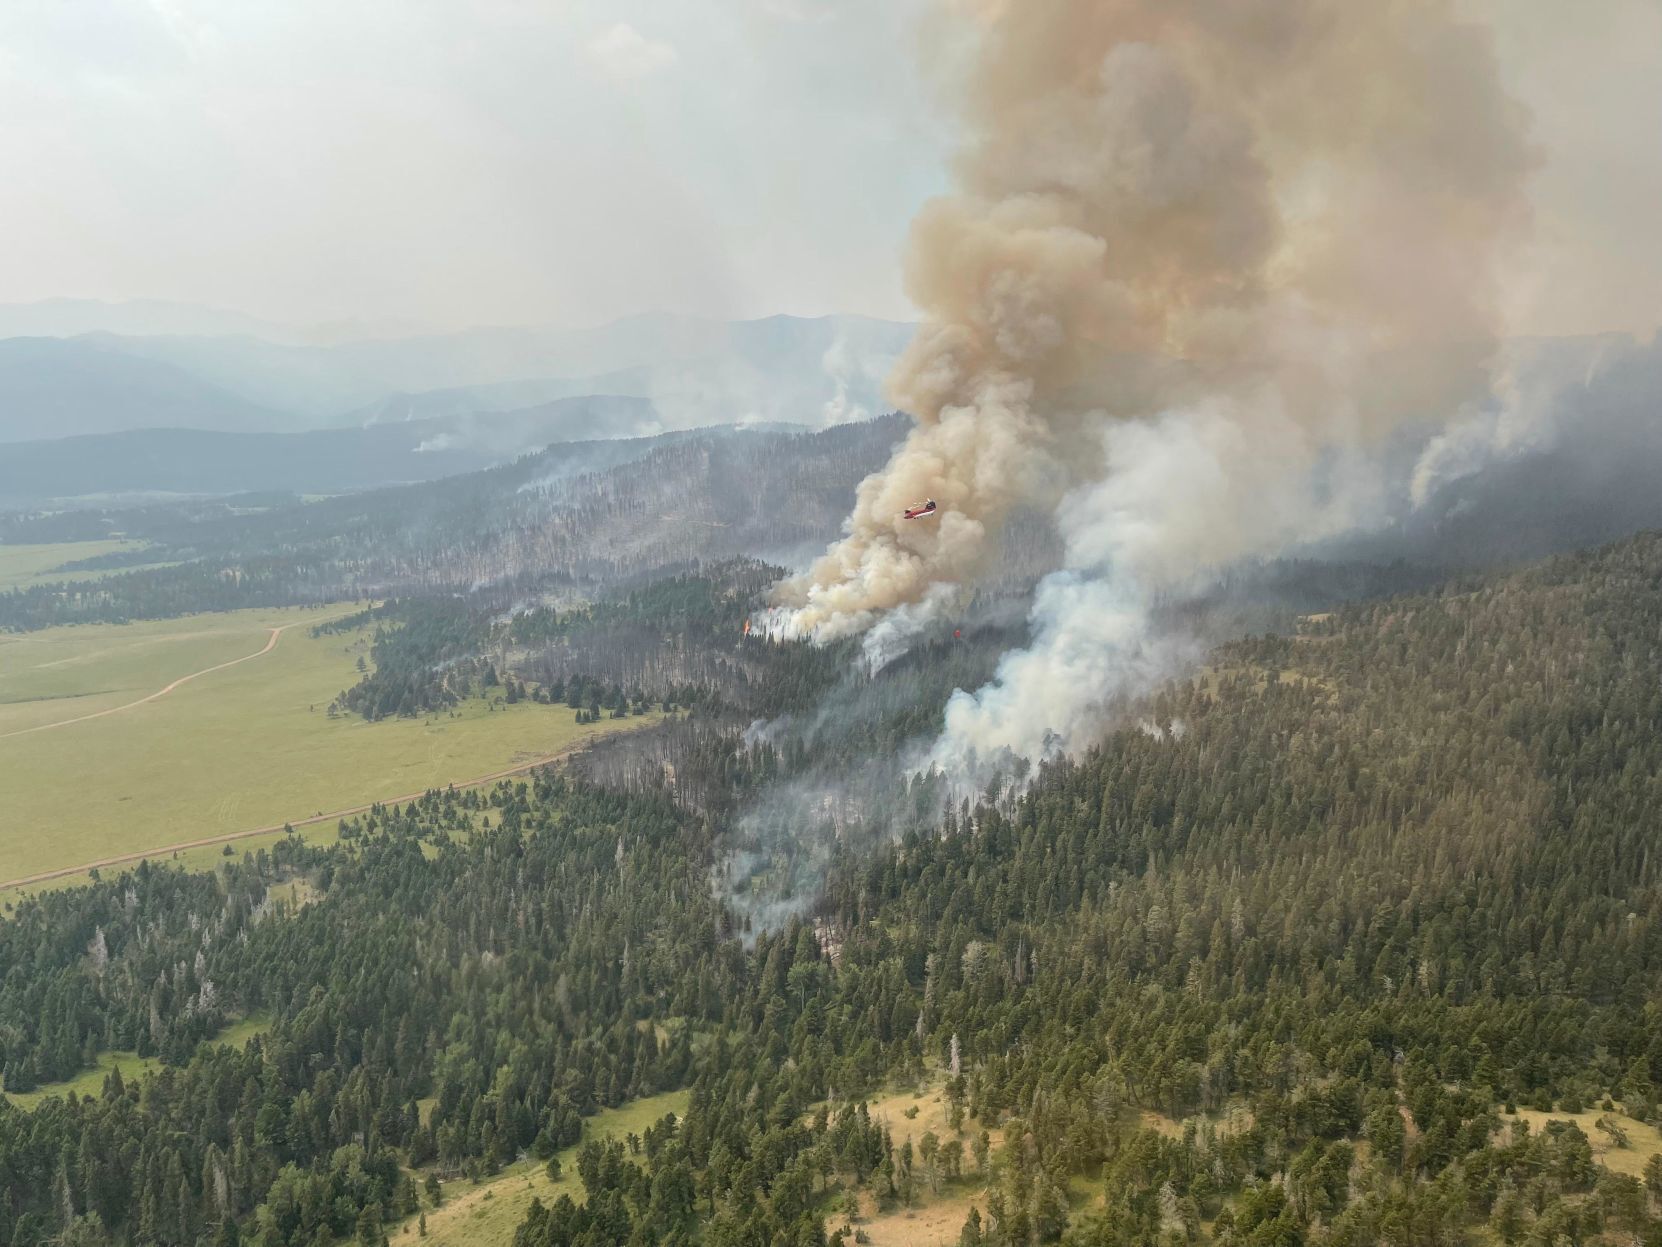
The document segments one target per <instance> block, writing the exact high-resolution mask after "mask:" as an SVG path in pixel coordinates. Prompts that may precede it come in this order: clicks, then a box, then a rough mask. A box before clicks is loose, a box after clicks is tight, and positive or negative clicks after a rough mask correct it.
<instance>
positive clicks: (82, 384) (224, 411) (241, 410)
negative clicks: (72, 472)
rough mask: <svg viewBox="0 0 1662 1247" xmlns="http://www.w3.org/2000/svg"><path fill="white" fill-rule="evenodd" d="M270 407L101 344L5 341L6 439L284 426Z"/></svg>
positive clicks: (1, 426) (0, 428)
mask: <svg viewBox="0 0 1662 1247" xmlns="http://www.w3.org/2000/svg"><path fill="white" fill-rule="evenodd" d="M283 421H284V417H283V416H282V415H280V414H279V413H278V412H276V411H274V410H272V409H271V408H268V407H265V406H263V405H262V404H259V403H256V402H253V401H251V400H249V399H247V398H244V397H242V396H240V395H236V394H232V393H229V392H228V391H226V390H223V389H221V388H220V387H218V386H216V385H214V384H213V383H212V382H209V381H205V380H203V379H202V378H201V377H200V376H198V375H196V374H194V373H192V372H191V371H190V370H189V369H186V368H182V367H179V366H178V365H175V364H170V363H168V362H166V361H163V360H156V359H146V358H143V357H142V356H135V355H132V354H130V353H127V352H124V351H121V350H119V349H113V348H112V347H111V346H110V345H109V344H108V343H106V342H105V341H103V340H100V339H90V338H6V339H0V441H6V442H11V441H24V440H32V439H36V438H48V437H73V436H80V435H85V434H95V433H113V432H117V431H120V430H123V429H133V428H145V427H147V426H157V425H173V426H189V427H193V428H199V429H212V430H219V431H227V430H248V429H264V428H271V427H276V426H280V425H281V424H282V423H283Z"/></svg>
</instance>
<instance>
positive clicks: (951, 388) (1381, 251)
mask: <svg viewBox="0 0 1662 1247" xmlns="http://www.w3.org/2000/svg"><path fill="white" fill-rule="evenodd" d="M947 7H948V10H949V15H950V16H951V17H952V18H954V19H959V20H962V21H964V22H967V23H969V27H970V33H971V36H972V40H973V46H974V55H973V57H972V58H971V60H970V62H969V65H968V68H967V70H966V71H965V72H964V76H963V82H962V94H963V113H964V121H965V131H966V135H967V138H966V143H965V146H964V148H963V150H962V152H961V153H960V156H959V160H958V163H957V167H956V179H957V182H958V187H959V189H958V191H957V193H955V194H953V195H951V196H949V197H946V198H942V199H939V200H936V201H934V202H932V203H930V204H929V205H928V206H927V207H926V208H925V209H924V210H923V211H922V212H921V214H920V215H919V217H918V219H917V220H916V222H915V223H914V226H913V230H912V236H911V241H910V249H909V253H908V259H907V268H906V280H907V287H908V291H909V293H910V294H911V296H912V298H913V299H914V300H915V301H916V302H917V304H918V305H919V307H920V308H921V309H922V310H923V312H924V324H923V327H922V328H921V329H920V331H919V333H918V334H917V337H916V339H915V340H914V341H913V343H912V344H911V346H910V348H909V349H908V351H907V352H906V354H905V355H904V356H903V358H902V359H901V361H900V363H899V364H898V366H897V367H896V369H895V371H894V373H893V374H892V376H891V377H890V381H889V394H890V397H891V399H892V400H893V401H894V402H895V403H896V404H897V405H899V406H900V407H901V408H903V409H904V410H906V411H908V412H909V413H911V415H912V416H913V417H914V418H915V421H916V424H915V427H914V428H913V429H912V430H911V432H910V434H909V435H908V437H907V438H906V439H905V441H904V443H903V444H902V445H901V446H900V447H898V448H897V450H896V451H895V453H894V455H893V457H892V458H891V460H890V462H889V464H888V465H887V466H886V467H885V468H884V469H883V470H882V471H880V472H878V473H876V474H875V475H873V476H871V477H869V478H867V479H866V480H865V481H864V482H862V484H861V485H860V487H859V491H858V494H857V498H856V502H855V506H854V510H853V513H852V515H851V516H850V517H849V519H848V521H847V525H846V535H845V536H844V537H843V538H842V539H841V540H840V541H838V542H837V543H836V544H835V545H833V546H832V547H831V548H830V549H829V550H827V551H826V552H825V554H824V555H823V556H821V557H820V558H819V559H818V560H817V561H816V562H815V563H814V564H813V565H812V566H811V567H810V569H809V570H808V571H807V572H805V573H804V574H802V575H801V576H799V577H796V578H794V579H792V580H789V581H787V582H785V583H784V584H782V585H781V586H780V588H779V590H778V593H777V599H776V601H777V604H778V606H779V611H778V613H777V614H776V616H775V620H774V626H776V627H778V628H780V629H781V630H783V631H786V632H789V633H792V634H795V635H812V636H814V637H816V638H820V639H826V640H829V639H833V638H837V637H841V636H846V635H849V634H851V633H856V632H861V631H866V630H868V629H871V628H873V627H874V625H877V624H878V623H879V622H880V621H885V620H890V621H899V622H898V624H897V623H890V624H889V625H888V626H887V628H886V631H885V635H886V636H892V634H894V633H896V632H897V631H898V632H900V633H904V632H906V631H908V630H911V629H914V628H916V627H919V626H921V624H922V623H923V622H924V621H926V620H927V619H929V618H930V617H931V616H933V615H936V614H938V612H939V610H940V609H941V607H942V604H943V603H949V602H950V601H952V600H953V597H954V595H953V593H952V592H951V590H952V589H953V588H955V587H957V586H961V585H963V584H965V583H966V582H970V581H972V580H973V579H974V578H975V576H976V575H977V573H978V571H979V570H980V569H981V568H982V567H983V566H984V565H985V563H986V561H987V559H988V557H989V555H990V553H991V552H992V550H993V547H994V544H995V543H996V541H997V538H998V533H999V530H1000V526H1001V524H1002V523H1003V521H1004V520H1005V519H1006V517H1007V516H1008V515H1009V514H1010V513H1011V511H1012V509H1013V508H1014V507H1016V506H1018V505H1035V504H1037V505H1040V506H1043V507H1047V508H1053V509H1054V510H1055V511H1056V514H1057V520H1058V525H1059V528H1060V530H1061V532H1062V534H1063V537H1064V541H1065V547H1066V556H1065V566H1064V568H1063V569H1062V570H1061V571H1059V572H1057V573H1056V574H1055V575H1054V576H1052V577H1051V578H1049V579H1047V580H1046V581H1045V582H1044V583H1043V584H1042V585H1041V587H1040V589H1039V591H1038V593H1037V595H1036V597H1035V601H1034V605H1033V611H1032V621H1031V623H1032V634H1033V641H1032V645H1031V647H1030V648H1029V649H1028V650H1027V651H1025V652H1022V653H1017V654H1011V655H1007V656H1006V658H1005V660H1004V662H1003V664H1002V666H1001V669H1000V672H999V674H998V675H997V676H996V677H995V679H994V681H993V683H992V684H990V685H989V686H988V687H986V688H985V689H983V690H982V691H981V692H980V693H978V694H975V695H971V694H967V693H960V694H958V695H956V696H955V697H954V699H953V701H952V703H951V704H950V705H949V707H948V714H947V729H946V736H945V737H944V738H943V740H942V742H941V744H940V746H939V747H938V750H937V760H939V761H941V762H943V763H947V764H950V763H952V762H954V761H960V760H962V758H963V757H964V756H965V755H967V754H969V753H972V752H976V751H979V752H982V753H984V752H985V751H987V750H996V749H1001V748H1005V747H1008V748H1011V749H1014V750H1016V751H1017V752H1020V753H1027V754H1033V753H1037V752H1042V751H1044V750H1045V749H1046V748H1048V747H1054V746H1056V745H1061V746H1064V747H1065V746H1066V745H1067V744H1068V743H1070V742H1072V741H1077V740H1080V739H1083V738H1084V736H1085V734H1086V733H1088V732H1089V731H1092V730H1095V728H1096V727H1097V726H1099V725H1100V722H1101V716H1102V715H1103V713H1105V708H1106V707H1108V706H1109V705H1110V704H1111V703H1112V702H1113V700H1114V699H1115V697H1116V696H1117V695H1118V694H1120V693H1122V692H1125V691H1128V690H1130V689H1132V688H1134V687H1137V686H1140V685H1141V684H1143V683H1144V682H1146V680H1148V679H1152V678H1156V677H1157V676H1158V674H1160V673H1162V672H1164V671H1166V670H1168V669H1169V668H1170V665H1171V664H1172V663H1174V662H1176V661H1179V660H1180V658H1181V651H1182V650H1183V647H1182V646H1181V644H1179V643H1177V642H1173V641H1156V640H1155V639H1154V638H1153V637H1152V636H1151V635H1150V629H1149V627H1148V622H1147V621H1148V617H1149V604H1150V602H1151V601H1152V600H1153V599H1154V597H1156V596H1157V595H1159V594H1161V593H1165V592H1169V591H1171V590H1172V589H1174V588H1177V587H1181V586H1185V585H1189V584H1192V583H1193V582H1195V581H1196V580H1197V579H1198V578H1200V577H1202V576H1204V575H1205V574H1206V573H1207V572H1209V571H1212V570H1215V569H1218V568H1220V567H1223V566H1225V565H1227V564H1228V563H1229V562H1231V561H1232V560H1236V559H1239V558H1242V557H1246V556H1251V555H1259V554H1267V553H1273V552H1275V551H1276V550H1278V549H1280V548H1282V547H1284V546H1285V545H1287V544H1289V543H1291V542H1293V541H1296V540H1306V539H1309V538H1312V537H1319V536H1321V535H1323V534H1331V533H1335V532H1341V531H1344V530H1345V529H1347V528H1348V527H1351V526H1353V525H1355V524H1356V523H1358V522H1359V521H1360V520H1362V519H1364V518H1365V517H1367V516H1368V515H1369V514H1370V513H1371V511H1372V510H1373V509H1374V508H1376V507H1377V506H1378V502H1379V495H1380V492H1381V490H1382V485H1381V483H1380V481H1379V479H1378V478H1379V473H1378V472H1377V471H1376V470H1374V469H1373V468H1372V466H1371V465H1372V463H1373V455H1374V454H1375V452H1376V451H1377V449H1378V447H1379V446H1380V445H1381V444H1382V442H1383V440H1384V439H1385V437H1386V436H1387V435H1388V434H1391V433H1393V432H1395V431H1398V430H1401V429H1404V428H1405V427H1407V426H1409V425H1415V424H1423V425H1425V426H1426V427H1428V428H1429V427H1433V426H1435V425H1437V424H1441V423H1443V422H1447V421H1451V420H1454V419H1456V418H1469V417H1470V415H1471V413H1472V412H1474V411H1476V410H1479V409H1481V408H1482V406H1483V405H1484V403H1485V402H1486V396H1487V393H1488V377H1487V373H1488V359H1489V356H1490V353H1491V351H1492V349H1493V343H1494V341H1495V337H1496V324H1495V314H1494V306H1495V274H1496V265H1497V261H1498V259H1499V258H1500V257H1501V256H1502V255H1503V254H1504V252H1505V250H1506V249H1507V248H1508V247H1509V246H1510V244H1511V243H1513V242H1514V241H1515V240H1516V239H1517V238H1518V237H1519V235H1520V233H1521V231H1522V229H1523V227H1524V226H1525V224H1526V215H1527V213H1526V206H1525V199H1524V194H1523V191H1524V183H1525V180H1526V178H1527V176H1528V173H1529V171H1530V169H1531V167H1532V164H1533V163H1534V155H1533V151H1532V149H1531V146H1530V144H1529V142H1528V141H1527V137H1526V119H1525V117H1524V116H1523V114H1522V112H1521V110H1520V109H1519V107H1518V106H1517V105H1515V104H1514V103H1513V102H1512V101H1511V100H1510V99H1508V97H1507V96H1506V95H1505V93H1504V92H1503V91H1502V90H1501V88H1500V86H1499V83H1498V80H1497V74H1496V66H1495V63H1494V59H1493V56H1492V54H1491V49H1490V46H1489V41H1488V37H1487V33H1486V32H1485V31H1484V30H1483V29H1481V28H1479V27H1475V26H1472V25H1467V24H1463V23H1461V22H1460V21H1458V20H1457V19H1456V18H1455V16H1454V14H1453V12H1452V8H1451V6H1450V5H1449V4H1448V3H1445V2H1443V0H1393V2H1391V3H1384V4H1373V5H1362V4H1356V3H1353V2H1352V0H956V2H953V0H948V2H947ZM929 497H933V498H935V499H936V500H937V501H938V503H939V507H940V509H939V511H938V512H937V514H936V516H935V517H934V518H931V519H926V520H916V521H907V520H904V519H902V518H900V512H901V511H902V510H903V508H905V507H906V506H908V505H912V504H915V503H918V502H921V501H922V500H923V499H925V498H929ZM888 644H889V642H888V641H885V647H887V646H888Z"/></svg>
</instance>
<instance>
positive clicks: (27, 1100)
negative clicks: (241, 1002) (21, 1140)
mask: <svg viewBox="0 0 1662 1247" xmlns="http://www.w3.org/2000/svg"><path fill="white" fill-rule="evenodd" d="M270 1026H271V1022H270V1019H268V1018H265V1017H252V1018H244V1019H243V1020H242V1021H240V1022H233V1023H232V1024H231V1025H230V1026H227V1027H226V1028H225V1029H224V1030H222V1031H221V1032H220V1033H219V1034H217V1035H215V1036H214V1037H213V1039H212V1040H211V1041H210V1042H212V1043H219V1044H229V1045H230V1046H231V1047H233V1048H240V1047H242V1046H243V1045H244V1044H246V1043H247V1042H248V1041H249V1040H250V1039H252V1038H254V1036H255V1035H263V1034H264V1033H265V1032H266V1031H267V1030H268V1029H269V1028H270ZM160 1067H161V1061H159V1060H158V1059H157V1058H155V1057H147V1056H140V1055H139V1054H138V1053H136V1052H103V1053H100V1054H99V1057H98V1063H97V1064H96V1065H94V1066H93V1067H92V1068H91V1069H86V1070H82V1071H81V1072H80V1073H79V1074H77V1075H75V1077H73V1078H68V1079H65V1080H64V1081H63V1082H54V1083H47V1084H45V1085H44V1086H41V1087H37V1088H35V1090H33V1091H20V1092H12V1091H7V1092H5V1093H4V1094H5V1097H6V1099H8V1100H10V1101H11V1102H12V1103H13V1104H15V1105H17V1107H18V1108H34V1107H35V1105H37V1104H39V1103H40V1102H41V1101H42V1100H45V1099H47V1098H49V1097H51V1096H55V1095H56V1096H66V1095H69V1094H70V1093H71V1092H74V1093H75V1094H76V1095H79V1096H88V1095H98V1094H99V1093H100V1092H101V1091H103V1089H104V1080H105V1079H106V1078H108V1077H109V1076H110V1075H111V1074H112V1073H114V1072H115V1071H116V1070H118V1069H119V1070H120V1071H121V1077H122V1079H123V1080H124V1081H127V1082H131V1081H132V1080H133V1079H135V1078H138V1077H140V1076H141V1075H144V1074H148V1073H150V1071H152V1070H154V1069H159V1068H160Z"/></svg>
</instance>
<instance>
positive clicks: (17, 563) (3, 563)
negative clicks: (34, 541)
mask: <svg viewBox="0 0 1662 1247" xmlns="http://www.w3.org/2000/svg"><path fill="white" fill-rule="evenodd" d="M145 545H146V543H145V542H142V541H63V542H56V543H53V544H51V545H0V590H4V589H27V588H29V587H30V586H32V585H40V584H48V583H51V582H53V581H59V580H97V579H99V578H100V577H102V576H109V575H112V574H114V573H115V572H118V571H131V570H132V568H129V567H117V568H101V569H99V570H97V571H87V570H84V569H82V570H77V571H70V572H65V571H59V570H58V569H59V568H61V567H62V566H63V565H64V564H65V563H73V562H76V561H77V560H79V559H90V558H96V557H98V556H99V555H101V554H114V553H115V552H116V551H117V550H142V549H144V547H145ZM145 566H147V567H156V566H162V565H161V564H155V563H147V564H145Z"/></svg>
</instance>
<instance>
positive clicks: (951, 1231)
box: [825, 1080, 1004, 1247]
mask: <svg viewBox="0 0 1662 1247" xmlns="http://www.w3.org/2000/svg"><path fill="white" fill-rule="evenodd" d="M950 1107H951V1106H950V1105H949V1104H948V1103H947V1098H946V1092H945V1090H944V1088H943V1083H942V1082H941V1081H939V1080H936V1081H934V1082H932V1083H930V1084H929V1085H927V1086H924V1087H922V1088H920V1089H919V1090H918V1091H915V1092H914V1091H899V1092H895V1093H893V1094H891V1095H884V1096H879V1097H877V1098H876V1099H873V1100H869V1101H867V1108H868V1109H869V1110H870V1112H871V1115H872V1118H873V1120H876V1121H880V1122H882V1123H883V1124H884V1125H885V1126H887V1127H888V1129H889V1137H890V1139H891V1140H892V1141H893V1142H894V1146H895V1149H896V1150H897V1151H898V1150H899V1149H900V1148H901V1147H902V1146H904V1145H905V1143H906V1141H907V1140H908V1139H910V1140H911V1142H912V1149H913V1151H914V1152H916V1151H917V1150H918V1147H919V1145H920V1144H921V1143H922V1142H923V1136H924V1135H926V1134H931V1133H932V1134H934V1136H935V1137H936V1138H937V1139H939V1140H940V1141H941V1142H942V1143H945V1142H947V1141H948V1140H949V1139H957V1140H958V1141H959V1142H961V1143H962V1144H963V1145H964V1177H963V1180H962V1181H960V1182H956V1183H951V1184H948V1185H946V1186H944V1187H943V1188H942V1190H941V1193H940V1194H939V1195H930V1194H929V1193H928V1192H927V1191H920V1192H919V1195H918V1198H917V1201H916V1203H915V1204H914V1206H912V1207H910V1208H893V1209H890V1210H889V1211H887V1212H880V1211H879V1210H878V1208H877V1204H876V1201H875V1200H874V1199H873V1198H872V1197H871V1194H870V1192H864V1193H862V1195H861V1200H860V1214H861V1215H860V1220H859V1221H857V1222H855V1223H854V1227H855V1228H856V1229H858V1230H861V1231H863V1232H864V1233H865V1235H866V1241H868V1242H869V1243H871V1245H872V1247H952V1244H955V1243H956V1242H957V1241H958V1235H959V1232H960V1231H962V1230H963V1228H964V1220H965V1218H967V1217H968V1216H969V1214H970V1209H971V1208H979V1209H980V1210H981V1212H982V1214H983V1215H985V1214H986V1210H987V1205H986V1200H985V1198H984V1195H983V1190H982V1184H983V1181H984V1175H983V1174H980V1173H978V1172H977V1171H976V1168H975V1160H974V1158H973V1155H972V1153H971V1151H970V1141H971V1140H972V1139H974V1138H975V1136H976V1135H977V1134H979V1133H980V1131H981V1123H980V1122H978V1121H977V1120H976V1119H975V1118H973V1117H969V1116H966V1117H965V1118H964V1130H963V1133H962V1134H954V1133H953V1130H952V1127H951V1125H950V1124H948V1112H949V1109H950ZM913 1109H915V1110H917V1111H916V1112H915V1113H913V1115H912V1116H911V1117H907V1116H906V1114H907V1113H908V1112H911V1111H912V1110H913ZM988 1133H989V1135H990V1137H991V1140H992V1146H993V1151H994V1153H995V1154H996V1153H997V1151H998V1149H999V1148H1000V1147H1001V1146H1002V1145H1003V1142H1004V1132H1003V1131H1002V1130H992V1131H989V1132H988ZM825 1224H826V1229H827V1230H828V1231H829V1230H834V1229H836V1228H837V1227H838V1226H840V1225H843V1224H845V1221H844V1219H843V1217H841V1216H840V1215H837V1214H835V1213H833V1214H832V1215H831V1216H830V1217H829V1218H828V1219H827V1220H826V1223H825Z"/></svg>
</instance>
